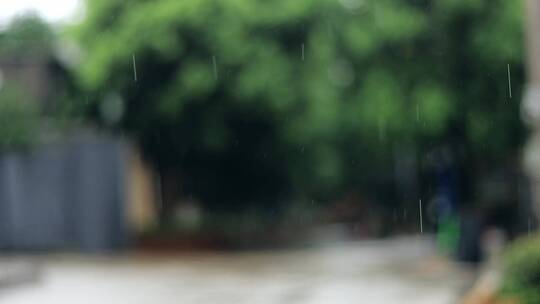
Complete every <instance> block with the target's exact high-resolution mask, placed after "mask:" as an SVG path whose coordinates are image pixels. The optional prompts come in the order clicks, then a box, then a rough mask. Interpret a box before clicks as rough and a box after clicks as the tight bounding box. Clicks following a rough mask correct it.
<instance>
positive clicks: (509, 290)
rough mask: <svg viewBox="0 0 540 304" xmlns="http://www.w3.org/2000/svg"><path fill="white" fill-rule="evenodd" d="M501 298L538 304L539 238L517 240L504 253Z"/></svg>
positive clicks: (539, 283)
mask: <svg viewBox="0 0 540 304" xmlns="http://www.w3.org/2000/svg"><path fill="white" fill-rule="evenodd" d="M501 296H502V297H508V298H512V299H516V300H517V301H518V303H524V304H529V303H530V304H533V303H540V236H538V235H537V236H534V237H530V238H524V239H521V240H518V241H516V242H515V243H514V244H512V245H511V246H510V247H509V248H508V249H507V251H506V252H505V254H504V257H503V282H502V288H501Z"/></svg>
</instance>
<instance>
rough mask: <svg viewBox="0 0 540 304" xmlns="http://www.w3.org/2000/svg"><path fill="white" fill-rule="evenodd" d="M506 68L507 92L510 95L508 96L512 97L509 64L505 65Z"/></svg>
mask: <svg viewBox="0 0 540 304" xmlns="http://www.w3.org/2000/svg"><path fill="white" fill-rule="evenodd" d="M506 67H507V70H508V93H509V95H510V98H512V82H511V80H510V64H507V65H506Z"/></svg>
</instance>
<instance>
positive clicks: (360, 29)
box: [74, 0, 523, 210]
mask: <svg viewBox="0 0 540 304" xmlns="http://www.w3.org/2000/svg"><path fill="white" fill-rule="evenodd" d="M521 5H522V1H505V0H474V1H471V0H440V1H429V0H406V1H405V0H400V1H398V0H340V1H334V0H303V1H289V0H275V1H263V0H231V1H213V0H196V1H191V0H185V1H177V0H159V1H145V0H133V1H125V0H93V1H87V16H86V19H85V20H84V22H83V23H82V24H81V25H80V26H78V27H77V28H75V29H74V35H75V37H76V38H77V39H78V41H79V42H80V45H81V46H82V49H83V51H84V54H85V56H84V59H83V60H82V64H81V67H80V69H79V71H78V79H79V84H80V86H81V88H83V90H84V92H85V95H84V96H85V98H86V97H88V98H90V99H91V100H93V101H94V102H93V103H92V104H91V106H90V107H89V109H88V112H89V113H90V114H91V115H92V116H93V117H94V118H97V119H101V120H102V121H103V122H104V123H107V124H108V126H111V127H112V128H114V129H117V130H123V131H125V132H128V134H130V135H132V136H134V137H135V138H137V139H139V140H140V142H141V144H142V146H143V147H144V150H145V151H146V152H147V155H148V156H149V157H150V158H151V159H152V160H153V162H154V163H155V164H156V166H157V167H158V168H159V170H160V171H161V172H162V173H163V172H179V173H180V174H181V176H182V177H183V179H182V188H183V189H184V190H185V193H188V194H191V195H193V196H195V197H196V198H198V199H200V200H201V201H203V202H204V203H205V204H206V205H207V206H209V207H211V208H215V209H226V210H237V209H238V208H245V207H246V206H250V205H253V204H256V205H259V206H271V207H275V206H278V202H279V201H281V200H280V199H282V198H284V197H290V196H297V197H315V198H330V197H333V196H335V195H336V194H338V193H342V192H343V191H344V190H347V189H353V188H355V187H361V186H364V187H365V188H366V189H368V190H369V189H370V187H371V184H370V183H372V181H373V180H374V179H373V178H372V177H373V176H377V175H378V174H380V172H389V171H391V170H392V163H391V159H392V157H394V156H393V155H395V153H396V151H397V152H398V153H399V151H400V147H403V146H414V147H417V151H418V153H419V154H418V155H421V154H420V153H423V152H425V151H427V150H429V149H431V148H432V147H434V146H437V145H440V144H443V143H447V142H450V143H451V145H453V146H455V147H457V148H458V149H461V150H460V151H461V152H460V153H465V154H466V155H467V159H470V160H475V161H476V160H482V161H488V162H496V161H498V160H500V159H501V157H504V156H506V155H508V153H509V151H515V149H516V147H518V146H519V144H520V143H521V141H522V138H523V135H522V134H523V127H522V125H521V123H520V121H519V105H518V103H519V102H518V101H519V100H520V92H521V83H523V64H522V53H523V48H522V39H523V38H522V30H521V24H522V22H521V15H522V12H521V10H522V8H521ZM508 68H510V72H511V75H510V77H511V78H512V79H511V82H512V85H513V87H512V94H513V96H512V98H510V96H509V86H508V78H507V72H508V71H507V70H508ZM111 94H112V95H111ZM107 96H109V97H107ZM110 96H117V97H118V98H110ZM109 102H113V103H114V105H113V106H109V108H114V109H117V111H116V112H118V113H120V114H121V115H120V114H119V115H116V116H115V115H113V116H115V117H117V119H114V120H110V119H104V117H109V116H110V115H100V113H103V112H107V111H103V109H104V108H108V107H107V106H104V105H103V103H109ZM462 148H463V149H462ZM462 150H463V151H462ZM235 207H238V208H235Z"/></svg>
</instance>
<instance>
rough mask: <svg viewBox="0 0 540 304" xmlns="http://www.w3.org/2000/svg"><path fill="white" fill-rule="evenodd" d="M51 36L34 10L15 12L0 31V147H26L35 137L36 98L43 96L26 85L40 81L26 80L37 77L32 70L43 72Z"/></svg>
mask: <svg viewBox="0 0 540 304" xmlns="http://www.w3.org/2000/svg"><path fill="white" fill-rule="evenodd" d="M54 38H55V36H54V33H53V31H52V29H51V28H50V27H49V25H48V24H46V23H45V22H44V21H43V20H41V19H40V18H39V17H38V16H36V15H34V14H25V15H21V16H18V17H16V18H15V19H13V21H12V22H10V23H9V24H8V25H7V27H6V28H5V29H3V30H2V31H0V125H1V126H0V150H2V151H5V150H13V149H20V148H27V147H29V146H31V145H33V144H35V143H36V141H37V139H38V134H37V132H38V130H39V127H38V126H39V124H40V112H41V108H40V105H39V102H40V101H41V100H40V99H43V98H42V96H36V94H35V93H34V94H32V93H30V92H29V91H39V90H30V89H28V88H29V87H33V88H34V89H35V88H36V87H38V88H40V84H39V83H27V82H26V81H28V82H30V81H31V80H33V81H39V80H40V79H39V75H38V77H35V75H33V74H39V72H45V69H46V67H47V66H46V64H47V63H48V62H49V61H50V60H51V58H52V57H53V56H54V55H53V53H54V42H55V39H54ZM21 67H23V68H21ZM24 69H26V70H25V71H22V72H21V70H24ZM40 69H41V70H40ZM31 73H33V74H31ZM15 74H17V75H15Z"/></svg>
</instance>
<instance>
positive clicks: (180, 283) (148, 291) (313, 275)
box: [0, 237, 474, 304]
mask: <svg viewBox="0 0 540 304" xmlns="http://www.w3.org/2000/svg"><path fill="white" fill-rule="evenodd" d="M1 265H2V264H1V263H0V266H1ZM38 269H39V272H38V274H37V279H36V280H31V281H29V282H27V283H21V284H19V285H17V286H13V285H8V286H4V287H0V303H10V304H30V303H32V304H34V303H47V304H48V303H54V304H64V303H66V304H67V303H82V304H86V303H88V304H89V303H111V304H112V303H136V304H138V303H141V304H142V303H250V304H259V303H261V304H262V303H302V304H303V303H310V304H311V303H313V304H315V303H336V304H339V303H383V304H384V303H426V304H427V303H429V304H437V303H456V301H457V300H458V298H459V296H460V295H461V294H462V293H463V291H464V289H465V288H467V287H468V286H469V285H470V283H471V281H472V279H473V276H474V273H473V272H472V271H471V270H469V269H467V268H465V267H463V266H458V265H455V264H453V263H451V262H449V261H448V260H446V259H444V258H441V257H439V256H437V255H436V253H435V250H434V248H433V241H432V240H430V239H428V238H410V237H407V238H396V239H392V240H384V241H363V242H347V243H334V244H327V245H326V246H321V247H317V248H310V249H295V250H277V251H256V252H240V253H238V252H236V253H230V252H229V253H219V254H218V253H197V254H195V253H193V254H177V255H174V256H173V255H167V256H163V255H159V256H158V255H149V254H128V255H123V256H114V257H96V256H92V257H88V256H73V255H53V256H48V257H43V258H40V262H39V266H38Z"/></svg>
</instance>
